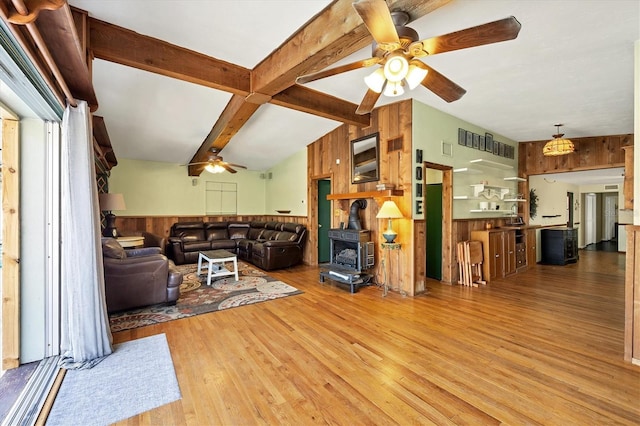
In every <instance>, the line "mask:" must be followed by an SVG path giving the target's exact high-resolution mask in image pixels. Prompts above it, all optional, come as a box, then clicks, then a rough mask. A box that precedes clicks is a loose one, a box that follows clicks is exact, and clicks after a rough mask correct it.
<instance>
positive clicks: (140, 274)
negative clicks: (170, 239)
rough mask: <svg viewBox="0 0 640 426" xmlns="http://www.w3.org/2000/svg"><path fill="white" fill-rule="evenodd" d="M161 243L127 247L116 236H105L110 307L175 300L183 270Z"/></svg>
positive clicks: (105, 260) (105, 276)
mask: <svg viewBox="0 0 640 426" xmlns="http://www.w3.org/2000/svg"><path fill="white" fill-rule="evenodd" d="M160 252H161V249H160V248H159V247H147V248H139V249H124V248H122V246H121V245H120V243H118V241H117V240H116V239H115V238H102V259H103V264H104V285H105V294H106V298H107V311H108V312H110V313H111V312H116V311H122V310H125V309H133V308H138V307H141V306H148V305H155V304H158V303H171V304H175V302H176V301H177V300H178V297H180V284H182V273H180V272H179V271H178V270H177V269H176V267H175V264H174V263H173V262H172V261H171V260H169V259H167V257H166V256H165V255H163V254H161V253H160Z"/></svg>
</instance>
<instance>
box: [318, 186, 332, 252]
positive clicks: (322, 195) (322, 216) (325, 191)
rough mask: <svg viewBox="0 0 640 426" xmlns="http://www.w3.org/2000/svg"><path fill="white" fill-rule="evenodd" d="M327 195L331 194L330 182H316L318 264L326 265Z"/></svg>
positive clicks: (327, 238)
mask: <svg viewBox="0 0 640 426" xmlns="http://www.w3.org/2000/svg"><path fill="white" fill-rule="evenodd" d="M329 194H331V180H329V179H320V180H318V263H327V262H329V261H330V260H331V253H330V248H329V229H330V228H331V201H329V200H327V195H329Z"/></svg>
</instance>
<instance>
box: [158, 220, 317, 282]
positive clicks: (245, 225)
mask: <svg viewBox="0 0 640 426" xmlns="http://www.w3.org/2000/svg"><path fill="white" fill-rule="evenodd" d="M306 235H307V228H306V227H305V226H304V225H300V224H297V223H291V222H255V221H254V222H177V223H174V224H173V226H171V232H170V236H169V244H168V249H167V252H168V254H169V255H170V256H171V258H172V259H173V260H174V261H175V263H176V264H179V265H180V264H183V263H196V262H197V261H198V253H199V252H201V251H207V250H219V249H222V250H228V251H230V252H232V253H235V254H237V255H238V259H241V260H244V261H247V262H249V263H252V264H253V265H255V266H257V267H259V268H261V269H264V270H267V271H269V270H272V269H281V268H287V267H290V266H294V265H297V264H299V263H301V262H302V252H303V248H304V242H305V238H306Z"/></svg>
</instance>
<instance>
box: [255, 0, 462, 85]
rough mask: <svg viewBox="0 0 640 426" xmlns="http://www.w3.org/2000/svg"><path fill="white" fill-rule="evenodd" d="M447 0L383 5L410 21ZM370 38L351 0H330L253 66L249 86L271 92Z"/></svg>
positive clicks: (401, 0) (367, 42)
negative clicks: (402, 12) (407, 15)
mask: <svg viewBox="0 0 640 426" xmlns="http://www.w3.org/2000/svg"><path fill="white" fill-rule="evenodd" d="M450 1H451V0H387V5H388V6H389V9H390V10H392V11H393V10H402V11H405V12H407V13H408V14H409V16H410V21H414V20H416V19H418V18H421V17H422V16H424V15H426V14H428V13H430V12H433V11H434V10H436V9H438V8H439V7H441V6H443V5H445V4H446V3H448V2H450ZM372 41H373V38H372V37H371V35H370V34H369V31H368V30H367V28H366V27H365V25H364V23H363V21H362V19H361V18H360V16H359V15H358V14H357V13H356V11H355V9H354V8H353V0H337V1H334V2H333V3H331V4H330V5H328V6H327V7H326V8H325V9H323V10H322V11H321V12H320V13H318V14H317V15H316V16H314V17H313V18H311V19H310V20H309V21H308V22H307V23H306V24H305V25H304V26H302V27H301V28H300V29H299V30H298V31H297V32H296V33H295V34H294V35H292V36H291V37H289V39H288V40H286V41H285V42H284V43H283V44H282V45H281V46H280V47H278V48H277V49H276V50H275V51H273V52H272V53H271V54H270V55H269V56H268V57H266V58H265V59H264V60H263V61H262V62H260V63H259V64H258V65H257V66H256V67H255V68H254V69H253V73H252V75H253V80H252V90H253V91H254V92H259V93H264V94H267V95H271V96H274V95H275V94H277V93H280V92H281V91H283V90H284V89H287V88H289V87H291V86H293V85H294V84H295V80H296V77H298V76H300V75H304V74H308V73H311V72H316V71H320V70H322V69H324V68H327V67H328V66H330V65H333V64H334V63H336V62H338V61H339V60H341V59H344V58H346V57H347V56H349V55H351V54H352V53H355V52H357V51H358V50H360V49H362V48H364V47H366V46H367V45H370V44H371V42H372ZM363 59H366V58H363Z"/></svg>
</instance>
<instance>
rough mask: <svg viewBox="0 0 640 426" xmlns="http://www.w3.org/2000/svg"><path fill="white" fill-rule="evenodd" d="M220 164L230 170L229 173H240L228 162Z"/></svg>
mask: <svg viewBox="0 0 640 426" xmlns="http://www.w3.org/2000/svg"><path fill="white" fill-rule="evenodd" d="M220 165H221V166H222V167H224V168H225V170H226V171H228V172H229V173H238V172H236V171H235V170H233V169H232V168H231V167H230V166H229V165H228V164H227V163H224V162H223V163H220Z"/></svg>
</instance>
